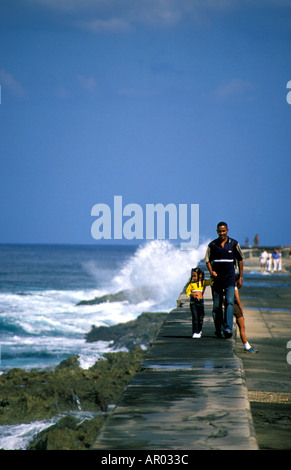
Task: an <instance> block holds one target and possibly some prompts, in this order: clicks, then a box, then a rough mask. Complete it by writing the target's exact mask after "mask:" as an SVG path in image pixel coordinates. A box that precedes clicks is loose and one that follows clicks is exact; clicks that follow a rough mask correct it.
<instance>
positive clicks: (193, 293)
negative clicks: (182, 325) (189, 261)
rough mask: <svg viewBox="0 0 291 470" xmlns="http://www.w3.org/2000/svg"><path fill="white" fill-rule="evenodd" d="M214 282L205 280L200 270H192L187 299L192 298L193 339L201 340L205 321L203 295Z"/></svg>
mask: <svg viewBox="0 0 291 470" xmlns="http://www.w3.org/2000/svg"><path fill="white" fill-rule="evenodd" d="M211 283H212V281H211V280H210V279H204V272H203V271H202V269H200V268H193V269H191V277H190V282H189V284H188V286H187V289H186V294H187V297H189V296H190V309H191V314H192V338H201V335H202V326H203V320H204V299H203V294H204V291H205V288H206V286H210V285H211Z"/></svg>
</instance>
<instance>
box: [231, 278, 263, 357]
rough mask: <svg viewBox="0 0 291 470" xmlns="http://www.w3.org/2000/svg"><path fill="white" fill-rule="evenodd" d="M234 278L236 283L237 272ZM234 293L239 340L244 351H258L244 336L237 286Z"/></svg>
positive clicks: (243, 322)
mask: <svg viewBox="0 0 291 470" xmlns="http://www.w3.org/2000/svg"><path fill="white" fill-rule="evenodd" d="M235 279H236V283H237V282H238V280H239V274H236V276H235ZM234 295H235V300H234V311H233V314H234V316H235V319H236V324H237V326H238V328H239V334H240V339H241V341H242V343H243V345H244V351H245V352H246V353H257V352H258V351H257V349H255V348H253V347H252V346H251V345H250V343H249V342H248V340H247V337H246V332H245V319H244V314H243V308H242V304H241V301H240V298H239V291H238V288H237V286H235V293H234Z"/></svg>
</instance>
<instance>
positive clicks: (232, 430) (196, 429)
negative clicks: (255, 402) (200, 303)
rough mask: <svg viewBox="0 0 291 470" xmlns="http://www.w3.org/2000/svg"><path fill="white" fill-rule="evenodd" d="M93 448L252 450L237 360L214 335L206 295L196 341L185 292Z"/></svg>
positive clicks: (226, 343) (230, 344)
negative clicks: (200, 333)
mask: <svg viewBox="0 0 291 470" xmlns="http://www.w3.org/2000/svg"><path fill="white" fill-rule="evenodd" d="M177 304H178V305H179V306H177V308H175V309H173V310H172V311H171V312H170V313H169V316H168V317H167V320H166V321H165V322H164V324H163V325H162V327H161V329H160V331H159V332H158V335H157V337H156V338H155V341H154V342H153V345H152V347H151V348H150V350H149V351H148V353H147V355H146V357H145V360H144V361H143V363H142V364H141V365H140V368H139V370H138V372H137V373H136V374H135V376H134V377H133V378H132V379H131V380H130V382H129V384H128V386H127V388H126V390H125V391H124V393H123V395H122V396H121V398H120V400H119V402H118V404H117V406H116V407H115V409H114V410H113V412H112V413H111V415H110V416H109V417H108V419H107V420H106V423H105V426H104V427H103V428H102V429H101V431H100V433H99V434H98V436H97V439H96V442H95V443H94V445H93V446H92V449H93V450H94V449H115V450H124V449H127V450H155V449H160V450H161V449H164V450H183V449H187V450H194V449H195V450H210V449H214V450H237V449H238V450H246V449H248V450H256V449H258V446H257V442H256V438H255V434H254V428H253V422H252V417H251V413H250V406H249V401H248V393H247V388H246V384H245V379H244V373H243V368H242V362H241V360H240V359H239V358H238V357H237V356H236V355H235V354H234V340H233V339H228V340H225V339H217V338H216V337H215V336H214V327H213V320H212V313H211V307H212V301H211V298H210V290H209V288H208V289H207V290H206V294H205V311H206V315H205V321H204V327H203V335H202V338H201V339H192V338H191V314H190V307H189V301H188V300H186V296H185V294H184V293H182V294H181V296H180V297H179V300H178V302H177Z"/></svg>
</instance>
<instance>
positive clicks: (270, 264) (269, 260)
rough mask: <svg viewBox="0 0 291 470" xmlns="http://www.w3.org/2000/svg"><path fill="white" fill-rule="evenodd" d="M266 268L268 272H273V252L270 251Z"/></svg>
mask: <svg viewBox="0 0 291 470" xmlns="http://www.w3.org/2000/svg"><path fill="white" fill-rule="evenodd" d="M266 267H267V271H268V272H271V271H272V253H271V250H268V252H267V262H266Z"/></svg>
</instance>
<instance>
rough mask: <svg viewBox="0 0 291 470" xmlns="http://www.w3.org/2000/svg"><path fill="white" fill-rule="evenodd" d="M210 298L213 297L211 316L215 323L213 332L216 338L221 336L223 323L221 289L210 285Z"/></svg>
mask: <svg viewBox="0 0 291 470" xmlns="http://www.w3.org/2000/svg"><path fill="white" fill-rule="evenodd" d="M212 299H213V308H212V316H213V321H214V325H215V334H216V336H217V337H218V338H220V337H221V327H222V323H223V314H222V302H223V291H222V289H215V287H214V286H213V287H212Z"/></svg>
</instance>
